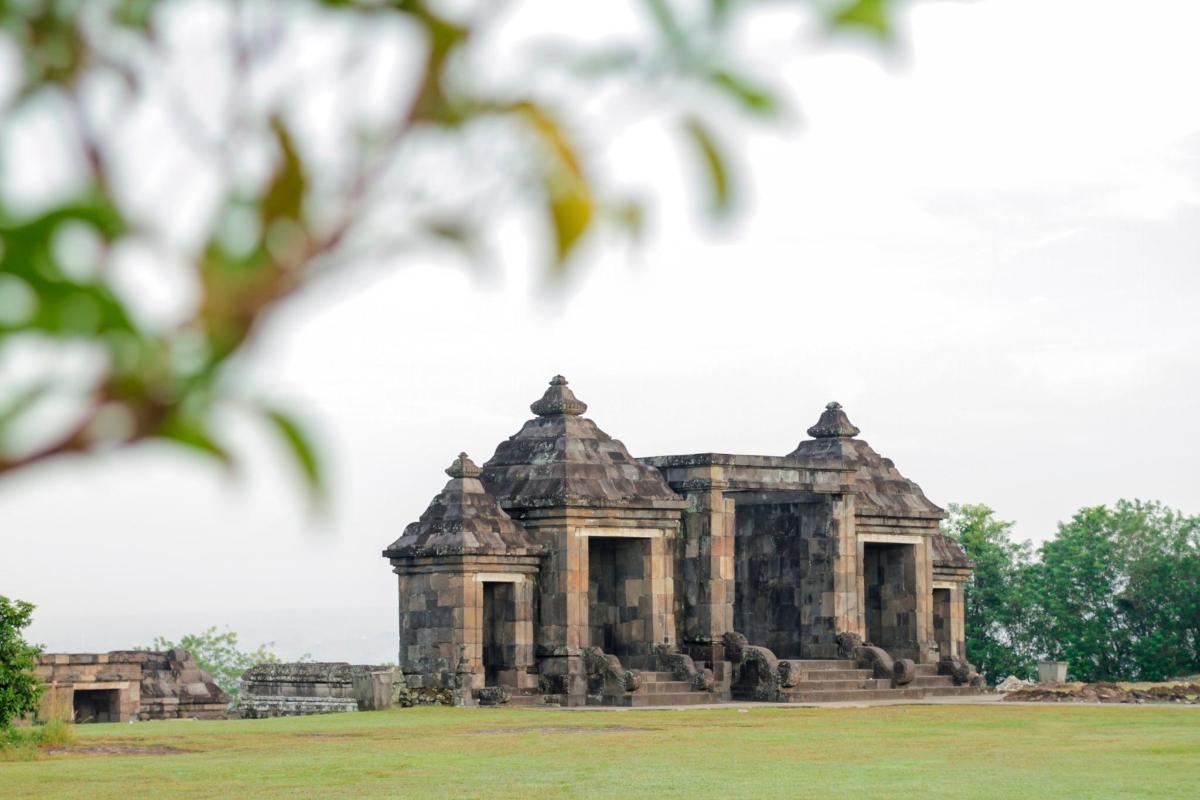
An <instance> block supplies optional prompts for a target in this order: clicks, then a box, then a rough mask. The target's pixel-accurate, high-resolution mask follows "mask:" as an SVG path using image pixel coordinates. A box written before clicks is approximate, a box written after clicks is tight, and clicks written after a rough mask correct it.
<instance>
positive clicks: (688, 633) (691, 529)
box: [678, 487, 736, 663]
mask: <svg viewBox="0 0 1200 800" xmlns="http://www.w3.org/2000/svg"><path fill="white" fill-rule="evenodd" d="M687 501H688V507H687V510H686V511H684V514H683V530H682V536H681V539H680V542H679V547H678V549H679V551H680V552H681V555H682V557H681V559H680V562H681V564H682V574H681V576H680V578H681V580H680V581H679V585H680V586H681V588H682V590H683V591H682V594H683V603H682V608H683V625H682V631H683V642H682V645H683V648H684V650H685V651H686V652H687V653H688V654H689V655H690V656H692V658H694V659H696V660H697V661H706V662H710V663H715V662H717V661H723V660H725V655H724V648H723V647H722V646H721V637H722V636H723V635H725V634H726V633H728V632H729V631H732V630H733V600H734V562H733V556H734V516H735V514H736V506H735V504H734V501H733V500H732V499H729V498H726V497H725V494H724V492H723V491H721V489H720V488H719V487H714V488H710V489H706V490H704V491H698V492H690V493H688V495H687Z"/></svg>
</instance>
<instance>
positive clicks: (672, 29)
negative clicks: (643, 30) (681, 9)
mask: <svg viewBox="0 0 1200 800" xmlns="http://www.w3.org/2000/svg"><path fill="white" fill-rule="evenodd" d="M643 1H644V3H645V5H646V9H647V10H648V11H649V12H650V16H651V18H653V20H654V25H655V27H657V28H658V32H659V33H660V34H661V35H662V37H663V41H664V42H666V44H667V46H668V47H669V48H670V49H672V50H674V51H675V52H677V53H684V52H685V51H686V50H687V43H688V42H687V35H686V34H684V32H683V28H682V27H681V26H680V24H679V20H678V19H676V17H675V10H674V9H673V8H672V7H671V3H670V2H669V0H643Z"/></svg>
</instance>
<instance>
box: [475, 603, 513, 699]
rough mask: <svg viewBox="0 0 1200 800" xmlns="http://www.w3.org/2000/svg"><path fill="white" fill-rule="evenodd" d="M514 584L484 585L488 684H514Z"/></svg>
mask: <svg viewBox="0 0 1200 800" xmlns="http://www.w3.org/2000/svg"><path fill="white" fill-rule="evenodd" d="M513 593H514V592H513V585H512V584H511V583H484V584H483V620H482V623H483V626H482V627H483V637H482V638H483V674H484V684H485V685H486V686H508V685H515V683H516V674H515V666H514V665H515V664H516V646H515V645H516V605H515V603H514V598H513Z"/></svg>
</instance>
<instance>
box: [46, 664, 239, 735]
mask: <svg viewBox="0 0 1200 800" xmlns="http://www.w3.org/2000/svg"><path fill="white" fill-rule="evenodd" d="M35 673H36V674H37V676H38V677H39V678H41V679H42V681H44V682H45V684H46V686H47V690H46V692H45V694H44V695H43V697H42V703H41V709H40V710H39V712H38V717H39V718H42V719H51V718H59V719H62V718H69V719H76V720H77V721H80V722H93V721H98V722H129V721H133V720H151V719H222V718H224V717H225V715H226V709H227V707H228V704H229V700H230V697H229V695H228V694H227V693H226V692H224V691H223V690H222V689H221V688H220V687H219V686H217V684H216V683H215V682H214V681H213V679H212V677H211V676H210V675H209V674H208V673H206V672H204V671H203V670H202V669H200V666H199V665H198V664H197V663H196V661H195V660H194V659H193V658H192V657H191V655H190V654H189V653H188V652H187V651H186V650H181V649H175V650H169V651H166V652H153V651H131V650H117V651H113V652H111V653H49V654H46V655H43V656H42V657H41V658H40V659H39V660H38V666H37V668H36V670H35ZM100 693H105V694H104V695H101V694H100ZM93 698H95V699H93ZM96 708H100V709H103V710H100V711H97V712H94V716H92V713H93V712H90V711H89V712H88V713H83V714H81V711H83V710H84V709H96ZM85 717H87V718H85Z"/></svg>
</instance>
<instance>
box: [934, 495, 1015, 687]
mask: <svg viewBox="0 0 1200 800" xmlns="http://www.w3.org/2000/svg"><path fill="white" fill-rule="evenodd" d="M949 512H950V515H949V517H948V518H947V519H946V520H945V522H943V523H942V532H943V533H944V534H946V535H947V536H949V537H950V538H952V539H954V540H955V541H956V542H958V543H959V544H960V545H962V547H963V549H964V550H965V551H966V553H967V555H968V556H969V557H970V558H971V560H972V561H974V562H975V570H974V572H973V573H972V574H971V577H970V578H969V579H968V580H967V585H966V619H965V624H966V641H967V659H968V660H969V661H971V662H972V663H973V664H975V665H976V666H977V667H978V668H979V669H980V670H981V671H982V672H983V674H984V675H986V676H987V677H988V679H989V680H991V681H992V682H993V683H994V682H996V681H998V680H1003V679H1004V678H1005V677H1007V676H1009V675H1016V676H1018V677H1022V678H1024V677H1029V675H1030V674H1031V673H1032V672H1033V668H1034V661H1035V660H1036V659H1035V653H1034V651H1033V647H1032V643H1031V638H1030V631H1029V624H1030V611H1031V596H1030V582H1029V570H1030V562H1031V549H1032V548H1031V545H1030V544H1029V543H1028V542H1014V541H1013V540H1012V526H1013V523H1011V522H1005V521H1003V520H999V519H996V515H995V512H994V511H992V509H990V508H988V507H987V506H985V505H970V504H965V505H957V504H951V505H950V508H949Z"/></svg>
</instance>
